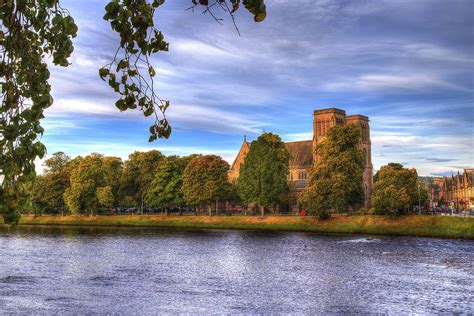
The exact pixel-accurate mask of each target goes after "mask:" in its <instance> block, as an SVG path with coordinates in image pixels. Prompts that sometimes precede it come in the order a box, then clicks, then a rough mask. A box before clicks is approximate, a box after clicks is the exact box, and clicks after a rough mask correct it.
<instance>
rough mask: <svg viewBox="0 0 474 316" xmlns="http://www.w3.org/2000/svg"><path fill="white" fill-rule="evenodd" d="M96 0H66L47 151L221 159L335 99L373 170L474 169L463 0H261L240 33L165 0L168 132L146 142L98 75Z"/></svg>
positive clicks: (296, 128) (467, 11)
mask: <svg viewBox="0 0 474 316" xmlns="http://www.w3.org/2000/svg"><path fill="white" fill-rule="evenodd" d="M106 3H107V1H102V0H84V1H80V2H78V1H73V0H64V4H63V6H64V7H65V8H67V9H68V10H69V11H70V12H71V15H72V16H73V17H74V19H75V20H76V23H77V24H78V26H79V32H78V37H77V38H76V39H75V41H74V45H75V51H74V53H73V57H72V59H71V62H72V65H71V66H69V67H68V68H59V67H51V84H52V94H53V97H54V99H55V103H54V104H53V106H52V107H51V108H50V109H48V110H47V111H46V119H44V120H43V125H44V127H45V134H44V136H43V139H42V140H43V142H44V143H45V144H46V146H47V148H48V153H49V155H48V157H49V156H50V154H52V153H54V152H57V151H64V152H65V153H66V154H68V155H70V156H76V155H86V154H89V153H92V152H100V153H103V154H105V155H114V156H118V157H121V158H126V157H127V156H128V155H129V154H130V153H132V152H133V151H135V150H151V149H158V150H160V151H162V152H163V153H164V154H176V155H187V154H191V153H205V154H208V153H214V154H217V155H220V156H222V157H223V158H224V159H226V160H227V161H228V162H229V163H231V162H232V160H233V159H234V157H235V156H236V155H237V152H238V150H239V148H240V145H241V143H242V140H243V135H244V134H246V135H247V137H248V139H255V138H257V137H258V135H259V133H261V132H262V131H263V130H265V131H271V132H274V133H277V134H279V135H280V136H281V137H282V139H283V140H284V141H294V140H305V139H311V137H312V119H313V118H312V113H313V110H315V109H319V108H328V107H336V108H340V109H343V110H345V111H346V113H348V114H362V115H366V116H369V118H370V127H371V139H372V155H373V156H372V159H373V163H374V169H379V168H380V166H382V165H384V164H387V163H389V162H399V163H402V164H403V165H405V166H406V167H414V168H416V169H417V170H418V173H419V174H420V175H425V176H426V175H448V174H451V172H457V171H462V169H463V168H468V167H474V163H473V160H474V159H473V147H474V146H473V145H474V140H473V132H474V130H473V129H474V127H473V121H474V102H473V101H474V75H473V73H474V72H473V71H474V57H473V56H474V54H473V53H474V35H473V33H474V32H473V29H474V20H473V17H472V12H473V9H474V2H472V1H468V0H466V1H461V0H454V1H450V2H446V1H435V0H432V1H428V0H426V1H425V0H420V1H416V2H414V1H407V0H403V1H402V0H399V1H388V0H385V1H380V0H372V1H348V0H345V1H343V0H341V1H335V0H331V1H329V0H317V1H316V0H299V1H285V0H266V3H267V10H268V12H267V19H266V20H265V21H264V22H262V23H258V24H257V23H254V22H253V19H252V17H251V15H250V14H248V12H246V11H245V10H240V11H239V12H238V13H237V15H236V19H237V24H238V27H239V30H240V32H241V36H239V35H238V34H237V32H236V30H235V28H234V27H233V25H232V22H231V21H230V20H229V19H228V17H226V16H225V14H224V13H220V15H221V16H222V17H223V18H224V19H225V20H224V23H223V25H219V24H218V23H215V22H214V21H213V20H212V18H211V17H209V16H208V15H203V14H201V13H200V11H196V12H194V13H192V12H191V11H185V9H186V8H188V7H189V6H190V3H191V1H188V0H180V1H167V2H166V3H165V4H164V5H163V6H162V7H160V9H159V10H157V18H156V24H157V27H158V29H160V30H162V31H163V33H164V35H165V39H166V40H167V41H169V42H170V50H169V52H168V53H160V54H158V55H157V56H155V57H154V58H153V59H152V63H153V65H154V68H155V69H156V71H157V83H156V86H157V89H158V91H159V95H160V97H162V98H165V99H169V100H170V101H171V106H170V108H169V110H168V113H167V116H168V118H169V121H170V123H171V125H172V127H173V133H172V135H171V137H170V139H169V140H157V141H155V142H154V143H148V136H149V135H148V127H149V125H150V124H151V122H150V121H149V120H147V119H145V118H144V117H143V116H142V115H141V114H140V113H138V112H133V111H132V112H130V111H127V112H123V113H120V111H119V110H118V109H116V108H115V106H114V102H115V100H116V95H115V94H114V93H113V92H112V91H111V90H110V88H109V87H108V86H107V84H106V83H104V82H103V81H101V79H100V78H99V77H98V68H100V67H101V66H103V65H105V64H106V63H108V62H110V60H111V59H112V58H113V56H112V54H113V52H114V51H115V48H116V47H117V43H118V42H117V38H116V36H115V35H114V33H113V32H112V31H111V30H110V27H109V25H108V23H107V22H106V21H104V20H102V15H103V7H104V6H105V4H106ZM38 165H39V164H38ZM38 169H39V170H41V168H40V167H39V168H38Z"/></svg>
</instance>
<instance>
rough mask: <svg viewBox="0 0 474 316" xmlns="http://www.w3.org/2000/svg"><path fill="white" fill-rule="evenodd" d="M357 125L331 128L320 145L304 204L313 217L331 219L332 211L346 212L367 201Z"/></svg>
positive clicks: (303, 197) (317, 147) (362, 157)
mask: <svg viewBox="0 0 474 316" xmlns="http://www.w3.org/2000/svg"><path fill="white" fill-rule="evenodd" d="M360 141H361V134H360V128H359V127H358V126H357V125H356V124H349V125H345V126H339V125H335V126H333V127H331V128H330V129H329V131H328V133H327V135H326V138H325V139H324V140H323V141H322V142H321V143H319V144H318V145H317V146H316V156H317V159H316V163H315V165H314V167H313V169H312V171H311V176H310V180H309V184H308V187H307V188H306V190H305V191H304V192H303V194H302V204H303V207H305V208H306V210H307V211H308V213H309V214H316V215H318V216H320V217H321V218H327V217H328V216H329V215H330V211H336V212H344V211H347V210H348V209H349V208H350V207H357V206H359V205H361V203H362V201H363V192H364V191H363V187H362V182H363V174H364V155H363V152H362V149H361V148H360V146H359V145H360Z"/></svg>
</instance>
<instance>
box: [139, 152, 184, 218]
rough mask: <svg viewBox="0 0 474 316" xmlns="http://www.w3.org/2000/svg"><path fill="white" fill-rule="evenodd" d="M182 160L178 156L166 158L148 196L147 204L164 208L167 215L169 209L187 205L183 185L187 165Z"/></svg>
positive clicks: (158, 170)
mask: <svg viewBox="0 0 474 316" xmlns="http://www.w3.org/2000/svg"><path fill="white" fill-rule="evenodd" d="M182 160H183V159H182V158H179V157H176V156H170V157H166V158H164V159H163V162H162V163H160V165H159V166H158V169H157V171H156V173H155V177H154V179H153V181H152V183H151V185H150V188H149V190H148V192H147V194H146V199H145V201H146V204H147V205H149V206H153V207H161V208H164V209H165V212H166V215H168V210H169V208H171V207H175V206H178V207H182V206H183V205H184V204H185V202H184V194H183V191H182V185H183V174H184V169H185V168H186V164H185V163H182Z"/></svg>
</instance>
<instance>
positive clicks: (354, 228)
mask: <svg viewBox="0 0 474 316" xmlns="http://www.w3.org/2000/svg"><path fill="white" fill-rule="evenodd" d="M1 221H2V220H1V219H0V224H1V223H2V222H1ZM20 225H64V226H111V227H114V226H118V227H176V228H205V229H247V230H274V231H300V232H316V233H339V234H373V235H394V236H418V237H438V238H463V239H474V218H460V217H447V216H424V215H411V216H402V217H399V218H396V219H391V218H389V217H386V216H370V215H364V216H337V217H333V218H331V219H329V220H325V221H321V220H319V219H317V218H315V217H309V216H308V217H299V216H265V217H263V218H262V217H258V216H213V217H209V216H159V215H144V216H140V215H114V216H93V217H89V216H64V217H61V216H40V217H33V216H23V217H22V219H21V221H20Z"/></svg>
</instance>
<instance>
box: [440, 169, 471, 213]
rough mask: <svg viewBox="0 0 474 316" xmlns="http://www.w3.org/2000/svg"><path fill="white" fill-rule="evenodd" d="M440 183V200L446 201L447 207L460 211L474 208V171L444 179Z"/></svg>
mask: <svg viewBox="0 0 474 316" xmlns="http://www.w3.org/2000/svg"><path fill="white" fill-rule="evenodd" d="M440 182H441V183H440V189H439V200H441V199H442V200H444V204H445V205H447V206H451V207H454V208H455V209H457V210H460V211H464V210H468V209H469V208H471V207H474V169H464V173H463V174H460V173H459V172H458V173H457V174H456V175H452V176H451V177H443V178H442V181H440Z"/></svg>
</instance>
